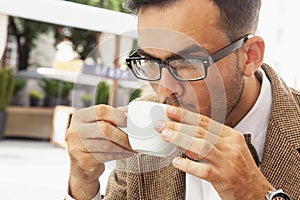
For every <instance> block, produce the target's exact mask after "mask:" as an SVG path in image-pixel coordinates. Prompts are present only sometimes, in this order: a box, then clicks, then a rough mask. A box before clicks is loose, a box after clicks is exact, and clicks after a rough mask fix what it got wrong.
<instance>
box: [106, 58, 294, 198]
mask: <svg viewBox="0 0 300 200" xmlns="http://www.w3.org/2000/svg"><path fill="white" fill-rule="evenodd" d="M262 69H263V70H264V71H265V72H266V74H267V77H268V78H269V79H270V81H271V84H272V95H273V101H272V102H273V104H272V111H271V116H270V121H269V125H268V131H267V136H266V142H265V147H264V154H263V159H262V165H261V171H262V173H263V174H264V175H265V177H266V178H267V179H268V180H269V182H270V183H271V184H272V185H273V186H274V187H275V188H282V189H283V190H284V191H286V192H287V193H288V194H289V195H290V196H291V198H292V199H293V200H300V123H299V122H300V107H299V105H300V92H299V91H296V90H293V89H290V88H288V87H287V86H286V84H285V83H284V82H283V81H282V80H281V79H280V78H279V76H278V75H277V74H276V73H275V72H274V71H273V70H272V69H271V68H270V67H269V66H267V65H265V64H264V65H263V66H262ZM147 163H148V164H147ZM118 168H119V170H115V171H114V172H113V173H112V174H111V176H110V178H109V183H108V186H107V191H106V196H105V199H106V200H112V199H115V200H123V199H128V200H137V199H143V200H146V199H149V200H150V199H151V200H156V199H157V200H169V199H170V200H174V199H184V198H185V174H184V173H183V172H181V171H179V170H177V169H175V168H173V167H172V165H171V161H170V160H164V159H162V158H156V157H151V156H146V155H136V156H134V157H131V158H129V159H126V160H123V161H120V162H119V163H118ZM150 168H151V169H150ZM153 169H155V170H154V171H153ZM138 172H142V173H138ZM245 189H247V188H245ZM195 199H197V197H195Z"/></svg>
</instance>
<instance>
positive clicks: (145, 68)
mask: <svg viewBox="0 0 300 200" xmlns="http://www.w3.org/2000/svg"><path fill="white" fill-rule="evenodd" d="M248 36H249V35H246V36H244V37H242V38H240V39H238V40H236V41H234V42H232V43H231V44H229V45H227V46H225V47H224V48H222V49H220V50H218V51H216V52H214V53H212V54H210V55H208V56H204V57H200V56H197V57H196V56H192V57H186V58H182V57H180V58H169V59H167V60H165V61H162V60H159V59H155V58H144V57H141V56H140V55H139V54H138V53H137V51H134V52H133V53H132V54H131V55H130V56H129V57H128V58H127V59H126V63H127V66H128V67H129V68H130V69H131V71H132V72H133V74H134V75H135V76H136V77H137V78H138V79H142V80H147V81H157V80H160V79H161V74H162V69H163V68H166V69H168V71H169V72H170V73H171V74H172V76H173V77H174V78H175V79H177V80H179V81H199V80H203V79H205V78H206V77H207V69H208V67H209V66H211V65H212V64H213V63H215V62H217V61H219V60H221V59H223V58H224V57H226V56H228V55H229V54H231V53H233V52H234V51H236V50H238V49H239V48H241V47H242V46H243V44H244V43H245V42H246V41H247V40H248Z"/></svg>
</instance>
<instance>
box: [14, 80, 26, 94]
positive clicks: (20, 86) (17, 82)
mask: <svg viewBox="0 0 300 200" xmlns="http://www.w3.org/2000/svg"><path fill="white" fill-rule="evenodd" d="M26 83H27V81H26V80H25V79H18V78H14V92H13V95H16V94H17V93H18V92H19V91H21V90H22V89H23V88H24V87H25V86H26Z"/></svg>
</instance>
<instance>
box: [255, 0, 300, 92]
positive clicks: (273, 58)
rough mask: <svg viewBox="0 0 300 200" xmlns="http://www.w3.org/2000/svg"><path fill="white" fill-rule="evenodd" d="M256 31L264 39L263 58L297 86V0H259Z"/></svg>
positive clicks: (299, 56) (299, 78)
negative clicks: (258, 17)
mask: <svg viewBox="0 0 300 200" xmlns="http://www.w3.org/2000/svg"><path fill="white" fill-rule="evenodd" d="M257 34H258V35H261V36H262V37H263V38H264V39H265V42H266V53H265V62H266V63H268V64H270V65H271V66H272V67H273V68H275V70H276V71H277V72H278V73H279V74H280V76H281V77H282V78H283V79H284V80H285V82H286V83H287V84H288V85H289V86H291V87H294V88H297V89H300V76H299V75H300V63H299V59H300V37H299V36H300V1H299V0H284V1H283V0H262V8H261V15H260V22H259V26H258V31H257Z"/></svg>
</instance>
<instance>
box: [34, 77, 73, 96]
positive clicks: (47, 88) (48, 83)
mask: <svg viewBox="0 0 300 200" xmlns="http://www.w3.org/2000/svg"><path fill="white" fill-rule="evenodd" d="M39 85H40V87H41V88H42V89H43V90H44V92H45V94H46V96H47V97H55V98H56V97H57V96H58V95H61V97H62V98H63V99H65V98H67V97H68V95H69V93H70V91H71V90H72V89H73V87H74V84H73V83H69V82H63V81H58V80H53V79H42V80H41V81H40V83H39ZM60 87H62V88H60Z"/></svg>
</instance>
